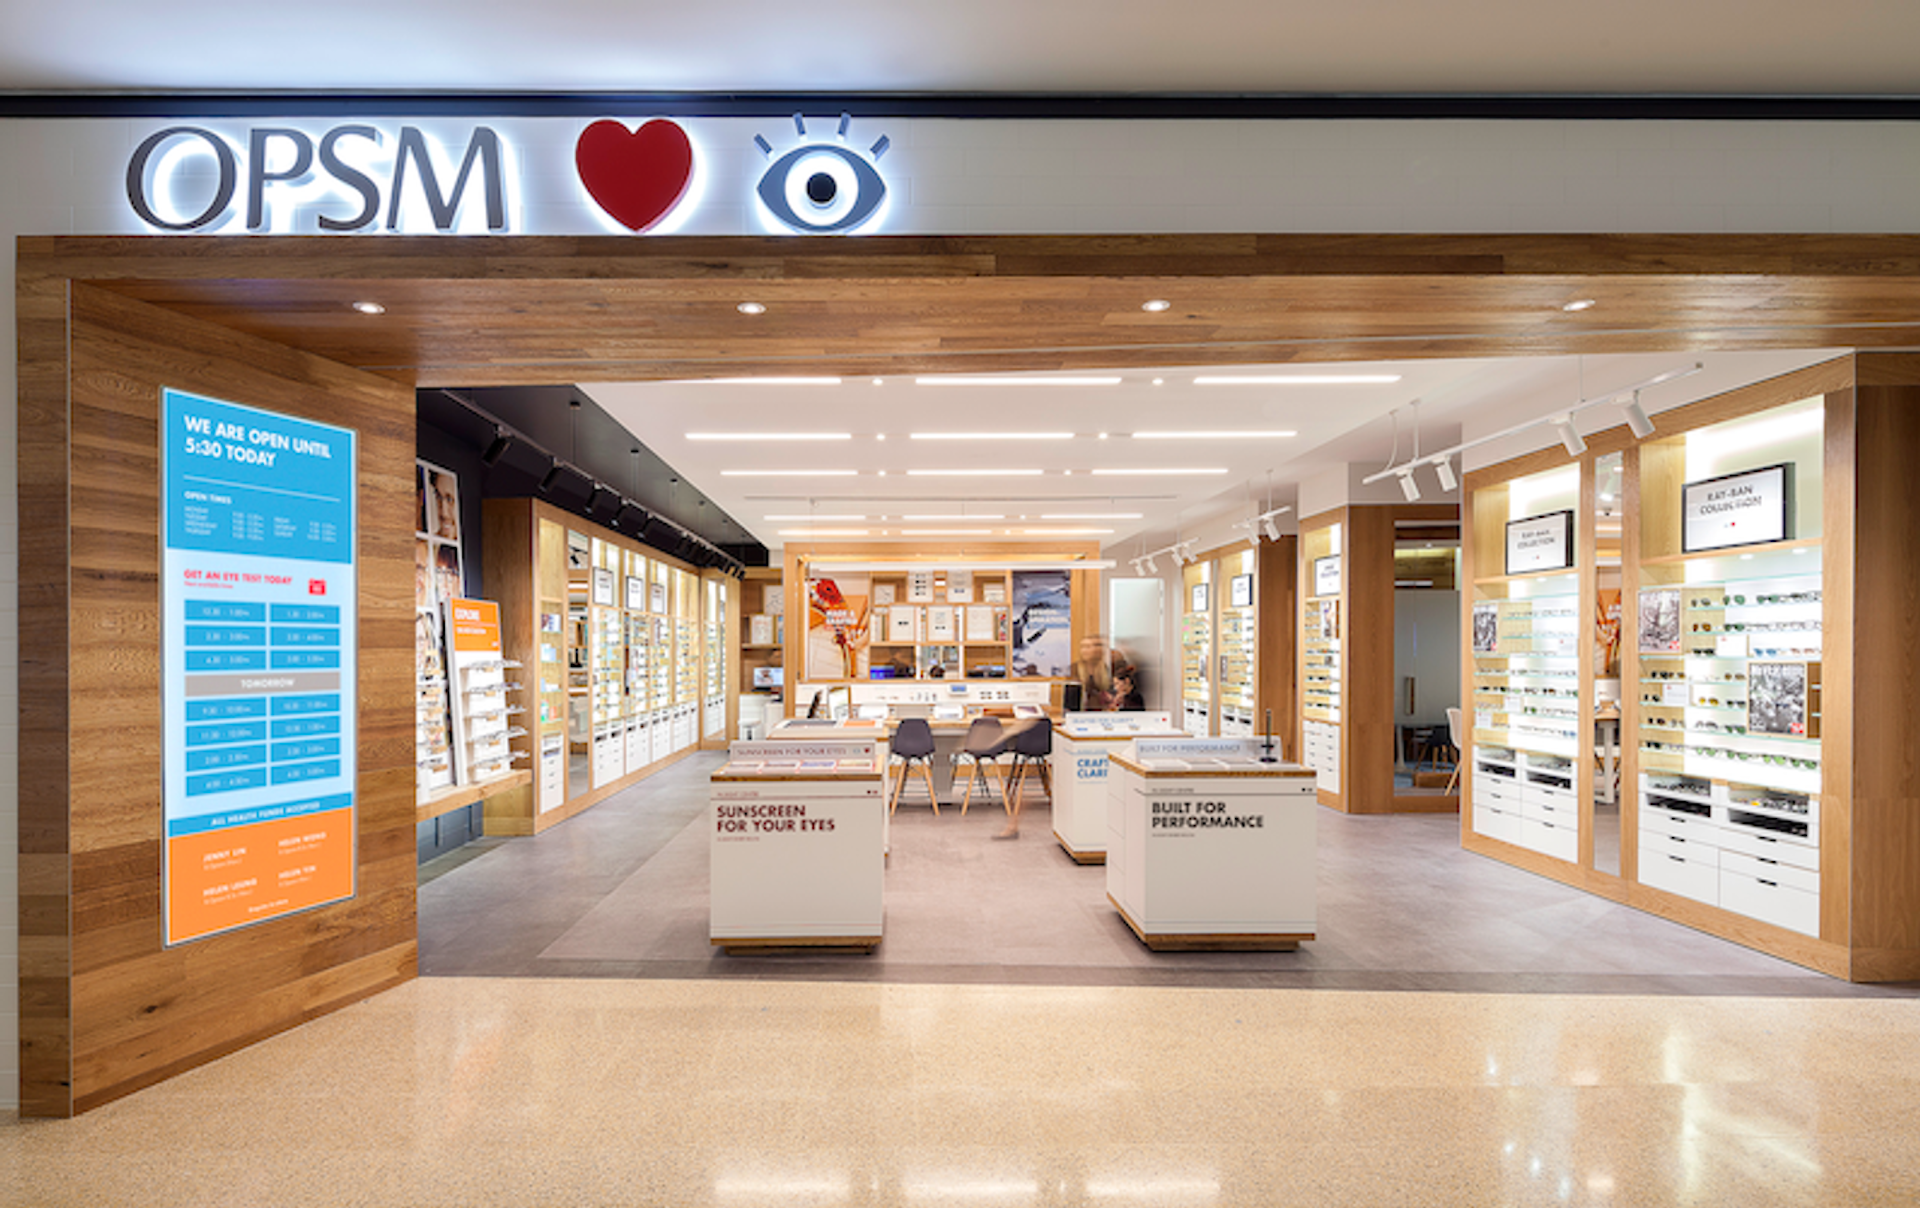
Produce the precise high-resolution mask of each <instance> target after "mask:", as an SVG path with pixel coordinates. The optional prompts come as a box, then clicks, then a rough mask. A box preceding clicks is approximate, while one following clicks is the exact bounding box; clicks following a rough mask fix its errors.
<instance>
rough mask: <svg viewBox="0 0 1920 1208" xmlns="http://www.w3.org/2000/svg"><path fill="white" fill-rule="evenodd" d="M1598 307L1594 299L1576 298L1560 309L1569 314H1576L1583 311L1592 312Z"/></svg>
mask: <svg viewBox="0 0 1920 1208" xmlns="http://www.w3.org/2000/svg"><path fill="white" fill-rule="evenodd" d="M1596 305H1597V303H1595V302H1594V300H1593V299H1592V298H1575V299H1574V300H1573V301H1571V302H1568V303H1567V304H1566V305H1564V306H1562V307H1561V308H1560V309H1561V310H1564V311H1566V312H1567V313H1568V314H1574V313H1577V312H1579V311H1583V310H1592V309H1593V308H1594V306H1596Z"/></svg>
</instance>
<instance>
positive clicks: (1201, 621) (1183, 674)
mask: <svg viewBox="0 0 1920 1208" xmlns="http://www.w3.org/2000/svg"><path fill="white" fill-rule="evenodd" d="M1215 586H1216V584H1215V582H1214V564H1213V563H1212V562H1210V561H1201V562H1190V563H1188V564H1187V565H1186V566H1184V567H1182V568H1181V571H1180V604H1179V613H1180V725H1181V728H1182V729H1184V730H1185V731H1186V732H1187V733H1189V734H1191V735H1193V736H1194V737H1195V738H1206V737H1207V736H1208V735H1210V734H1212V733H1213V727H1214V712H1213V701H1214V674H1213V673H1214V667H1213V650H1214V637H1213V611H1214V610H1213V604H1214V600H1213V593H1214V587H1215Z"/></svg>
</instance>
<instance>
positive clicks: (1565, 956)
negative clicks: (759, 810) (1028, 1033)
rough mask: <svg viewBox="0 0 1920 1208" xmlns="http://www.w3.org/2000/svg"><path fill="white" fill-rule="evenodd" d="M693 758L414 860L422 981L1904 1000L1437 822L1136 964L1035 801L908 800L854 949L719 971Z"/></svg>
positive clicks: (1398, 822)
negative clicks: (1258, 926) (1526, 868)
mask: <svg viewBox="0 0 1920 1208" xmlns="http://www.w3.org/2000/svg"><path fill="white" fill-rule="evenodd" d="M720 758H721V757H720V756H719V755H717V754H710V755H700V756H695V757H693V758H690V759H687V760H684V761H682V762H681V763H679V764H676V765H675V766H673V767H671V768H669V769H667V770H665V771H663V772H661V773H660V774H658V775H656V776H653V777H651V778H650V779H648V780H646V781H644V782H643V783H641V784H639V785H637V786H635V787H634V788H632V789H629V790H627V791H626V792H624V793H622V794H620V795H618V796H617V797H614V798H612V799H610V800H608V801H606V802H603V803H601V804H600V805H598V806H595V807H594V808H593V809H591V810H589V811H587V812H586V813H584V814H582V815H580V816H579V817H577V818H574V819H572V820H570V821H568V822H565V823H563V824H561V825H560V826H557V827H555V828H554V829H552V830H550V831H548V832H547V833H545V834H543V835H540V836H537V837H534V838H528V839H515V840H511V841H508V842H504V843H499V844H495V845H492V846H491V847H490V848H489V849H488V850H485V851H483V852H482V853H481V854H479V855H478V856H475V855H473V854H472V853H469V852H466V851H465V850H464V849H462V851H457V852H453V853H450V854H449V855H447V856H443V857H440V858H439V859H438V860H435V861H432V862H430V863H429V864H427V865H425V866H423V868H422V885H421V889H420V950H421V972H422V973H423V974H425V975H427V976H467V975H492V976H509V977H554V976H560V977H566V976H574V977H633V978H662V977H665V978H687V977H695V978H699V977H714V978H741V977H746V978H772V979H801V980H838V981H885V982H909V983H924V984H957V983H995V984H1028V985H1195V986H1219V987H1261V986H1268V987H1292V988H1326V989H1355V990H1437V991H1462V992H1505V993H1513V992H1539V993H1602V994H1609V993H1618V994H1650V993H1651V994H1661V993H1666V994H1790V995H1797V996H1807V995H1842V996H1852V995H1887V994H1894V995H1920V988H1917V987H1913V986H1906V987H1900V986H1891V987H1866V986H1850V985H1848V984H1846V983H1845V982H1841V981H1837V980H1834V979H1832V978H1828V977H1824V976H1822V975H1820V974H1817V973H1813V972H1810V971H1808V970H1804V969H1801V968H1799V967H1798V966H1795V965H1791V964H1788V963H1787V962H1784V961H1780V960H1776V959H1774V958H1772V957H1769V956H1765V955H1762V954H1760V953H1757V952H1753V951H1750V950H1748V949H1746V948H1742V947H1740V946H1738V945H1735V944H1730V943H1727V942H1725V941H1722V940H1719V939H1715V938H1713V937H1711V936H1708V935H1705V934H1702V933H1700V932H1696V931H1693V930H1691V929H1689V928H1686V927H1682V926H1680V925H1678V924H1675V923H1670V922H1667V921H1666V920H1664V919H1659V918H1656V917H1654V916H1652V915H1648V914H1644V913H1642V912H1640V911H1637V910H1631V909H1628V908H1626V907H1624V906H1619V905H1616V904H1615V903H1612V902H1609V901H1606V900H1605V899H1602V898H1598V897H1594V896H1592V895H1590V894H1586V893H1582V892H1580V891H1578V890H1574V889H1571V888H1568V887H1567V886H1564V885H1561V884H1559V883H1558V882H1555V881H1551V880H1548V879H1546V878H1543V877H1537V876H1534V875H1531V874H1529V873H1525V872H1522V871H1520V870H1518V869H1515V868H1511V867H1509V866H1507V865H1505V864H1501V863H1499V862H1498V861H1494V860H1489V859H1486V858H1484V857H1480V856H1475V855H1472V854H1469V853H1467V852H1464V851H1462V850H1461V849H1460V846H1459V832H1458V826H1459V823H1458V819H1457V818H1456V817H1454V816H1452V815H1400V816H1348V815H1345V814H1341V813H1338V812H1335V811H1332V810H1322V811H1321V813H1320V816H1319V885H1318V889H1319V938H1318V939H1316V940H1315V941H1313V942H1311V943H1309V944H1306V945H1304V946H1303V947H1302V948H1301V949H1300V950H1299V951H1298V952H1293V953H1178V954H1164V953H1161V954H1157V953H1152V952H1149V951H1148V950H1147V949H1146V948H1145V947H1143V946H1142V945H1141V944H1140V943H1139V942H1138V941H1137V940H1136V939H1135V938H1134V936H1133V934H1132V933H1131V932H1130V931H1128V930H1127V928H1126V925H1125V924H1124V923H1123V922H1122V921H1121V920H1120V918H1119V916H1118V915H1117V914H1116V913H1115V912H1114V910H1113V908H1112V906H1111V905H1109V904H1108V902H1107V900H1106V889H1105V876H1106V874H1105V870H1104V869H1103V868H1100V867H1098V866H1093V867H1082V866H1079V865H1076V864H1074V863H1073V862H1072V861H1071V860H1069V859H1068V858H1067V856H1066V854H1065V853H1064V852H1062V851H1061V850H1060V848H1059V846H1058V845H1057V844H1056V843H1055V842H1054V841H1053V838H1052V832H1051V827H1050V825H1049V818H1048V815H1047V810H1046V806H1045V803H1044V799H1042V800H1041V802H1040V803H1039V804H1037V805H1036V804H1033V803H1032V801H1031V799H1030V801H1029V805H1028V807H1027V812H1026V818H1025V822H1024V826H1023V831H1024V833H1023V835H1022V837H1021V838H1020V839H1019V840H1017V841H1012V842H995V841H994V840H993V838H992V835H993V832H994V831H996V830H998V829H1000V827H1001V826H1002V824H1003V822H1004V814H1003V813H1002V811H1001V809H1000V807H999V805H998V803H997V802H995V803H993V804H992V805H990V806H988V807H984V808H983V807H982V806H981V805H980V803H979V802H978V800H976V801H975V804H974V808H973V809H972V810H971V812H970V813H969V814H968V815H967V816H965V817H962V816H961V815H960V814H959V812H958V811H957V810H955V809H951V808H949V809H943V810H942V812H941V814H940V816H939V817H937V818H936V817H934V816H933V814H932V812H931V811H929V810H928V809H927V808H926V807H925V806H924V805H911V804H908V802H907V800H906V799H903V801H902V804H901V807H900V811H899V813H898V814H896V815H895V817H894V823H893V833H892V841H893V854H892V857H891V860H890V861H889V865H888V869H887V873H886V937H885V940H884V941H883V942H882V943H881V945H880V946H879V948H878V949H876V950H875V951H874V952H873V953H872V954H871V955H857V954H842V953H819V952H814V953H808V952H796V953H788V954H779V955H767V956H754V957H729V956H726V955H724V954H721V953H719V952H717V951H715V950H713V949H712V947H711V945H710V944H709V943H708V940H707V846H706V829H705V827H704V826H702V825H699V823H700V820H701V819H702V818H703V816H704V811H705V808H706V804H707V776H708V774H709V773H710V772H711V771H712V769H713V768H714V767H715V766H717V765H718V763H719V762H720Z"/></svg>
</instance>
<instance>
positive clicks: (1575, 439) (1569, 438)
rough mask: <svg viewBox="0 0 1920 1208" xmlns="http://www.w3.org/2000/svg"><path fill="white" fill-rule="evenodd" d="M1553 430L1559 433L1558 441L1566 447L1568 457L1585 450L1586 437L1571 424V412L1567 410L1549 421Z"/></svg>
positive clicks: (1576, 455)
mask: <svg viewBox="0 0 1920 1208" xmlns="http://www.w3.org/2000/svg"><path fill="white" fill-rule="evenodd" d="M1551 422H1552V424H1553V430H1554V431H1556V432H1558V433H1559V434H1560V443H1561V444H1562V445H1564V446H1565V447H1566V450H1567V456H1568V457H1578V456H1580V455H1581V454H1582V453H1585V452H1586V451H1587V442H1586V438H1585V437H1583V436H1581V435H1580V430H1579V429H1577V428H1575V427H1574V426H1573V413H1572V412H1568V413H1567V414H1565V415H1562V416H1559V417H1557V418H1555V419H1554V420H1552V421H1551Z"/></svg>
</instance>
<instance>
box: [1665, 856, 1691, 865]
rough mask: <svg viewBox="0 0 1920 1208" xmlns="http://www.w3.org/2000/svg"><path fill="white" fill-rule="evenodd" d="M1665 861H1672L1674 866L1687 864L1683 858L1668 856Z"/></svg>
mask: <svg viewBox="0 0 1920 1208" xmlns="http://www.w3.org/2000/svg"><path fill="white" fill-rule="evenodd" d="M1667 859H1669V860H1672V861H1673V862H1674V863H1675V864H1685V863H1686V862H1687V861H1686V858H1685V857H1683V856H1668V857H1667Z"/></svg>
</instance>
